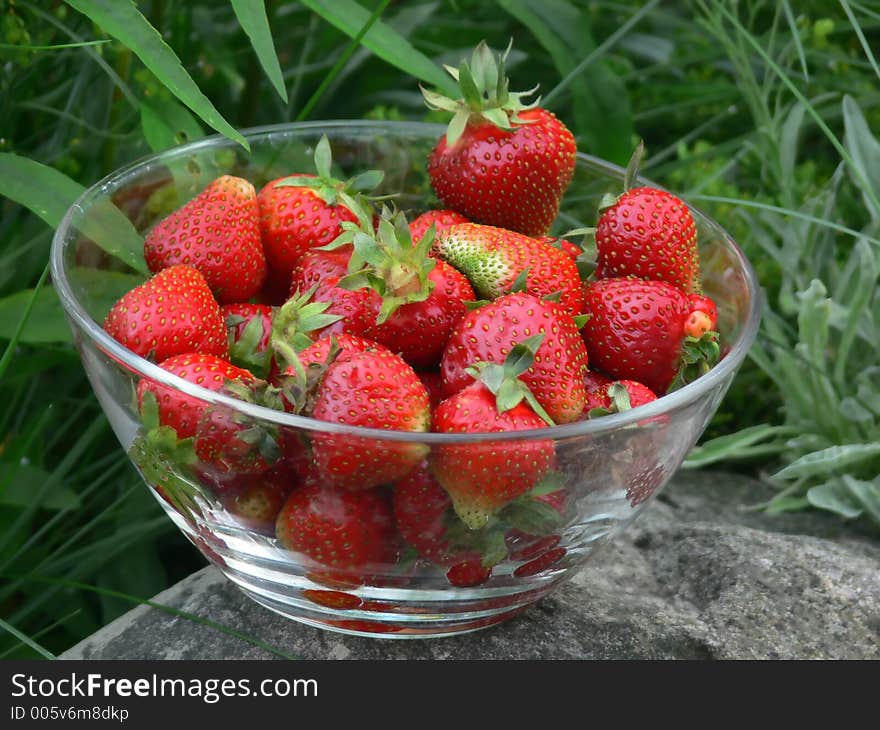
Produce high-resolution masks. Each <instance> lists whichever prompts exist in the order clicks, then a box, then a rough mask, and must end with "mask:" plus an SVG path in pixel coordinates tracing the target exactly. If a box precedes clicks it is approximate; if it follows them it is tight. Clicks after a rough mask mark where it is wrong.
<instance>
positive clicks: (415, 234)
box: [409, 210, 469, 244]
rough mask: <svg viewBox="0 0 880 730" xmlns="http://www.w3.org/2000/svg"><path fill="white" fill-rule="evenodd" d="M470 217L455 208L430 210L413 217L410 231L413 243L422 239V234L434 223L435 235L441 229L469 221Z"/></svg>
mask: <svg viewBox="0 0 880 730" xmlns="http://www.w3.org/2000/svg"><path fill="white" fill-rule="evenodd" d="M468 222H469V221H468V219H467V218H465V217H464V216H463V215H462V214H461V213H456V212H455V211H454V210H429V211H426V212H424V213H422V214H421V215H419V216H416V218H414V219H413V221H412V223H410V224H409V232H410V235H411V236H412V240H413V243H414V244H416V243H418V242H419V241H421V240H422V236H424V235H425V233H427V231H428V229H429V228H430V227H431V226H432V225H433V226H434V231H435V234H434V235H435V236H436V234H437V233H440V231H442V230H445V229H446V228H449V227H450V226H454V225H455V224H456V223H468Z"/></svg>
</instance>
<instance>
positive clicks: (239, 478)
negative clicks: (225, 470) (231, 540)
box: [219, 462, 297, 535]
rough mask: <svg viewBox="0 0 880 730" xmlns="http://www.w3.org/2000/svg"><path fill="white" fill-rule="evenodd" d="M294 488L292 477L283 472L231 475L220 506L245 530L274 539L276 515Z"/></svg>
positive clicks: (293, 478)
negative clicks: (231, 479)
mask: <svg viewBox="0 0 880 730" xmlns="http://www.w3.org/2000/svg"><path fill="white" fill-rule="evenodd" d="M279 463H280V464H281V462H279ZM296 484H297V481H296V476H295V475H293V474H292V473H291V472H290V471H289V470H288V469H286V468H277V467H276V468H273V469H272V470H271V471H268V472H266V473H264V474H259V475H251V474H235V475H234V479H233V481H232V483H227V484H225V485H224V489H223V490H222V491H221V493H220V495H219V497H220V502H221V504H222V505H223V507H224V509H225V510H226V511H227V512H229V513H230V514H231V515H232V516H233V517H234V518H235V519H236V521H238V522H240V523H241V524H242V525H244V526H245V527H247V528H248V529H250V530H255V531H257V532H260V533H262V534H267V535H274V534H275V520H276V519H277V517H278V513H279V512H280V511H281V508H282V507H283V506H284V503H285V501H286V500H287V497H288V495H289V494H290V492H291V490H292V489H293V488H294V487H295V485H296Z"/></svg>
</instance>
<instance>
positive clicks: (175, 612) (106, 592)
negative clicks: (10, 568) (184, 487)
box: [0, 574, 299, 660]
mask: <svg viewBox="0 0 880 730" xmlns="http://www.w3.org/2000/svg"><path fill="white" fill-rule="evenodd" d="M6 577H7V578H24V579H25V580H30V581H33V582H35V583H48V584H50V585H56V586H63V587H66V588H74V589H76V590H80V591H90V592H92V593H97V594H98V595H101V596H109V597H111V598H120V599H122V600H123V601H128V602H129V603H136V604H138V605H143V606H149V607H150V608H155V609H157V610H159V611H164V612H165V613H167V614H170V615H172V616H177V617H179V618H183V619H186V620H187V621H192V622H193V623H196V624H201V625H202V626H207V627H208V628H211V629H214V630H215V631H219V632H221V633H223V634H226V635H228V636H233V637H235V638H236V639H241V640H242V641H245V642H247V643H248V644H250V645H251V646H255V647H257V648H258V649H263V650H264V651H268V652H270V653H271V654H274V655H275V656H278V657H281V658H282V659H291V660H296V659H298V658H299V657H296V656H293V655H292V654H288V653H287V652H285V651H283V650H282V649H279V648H277V647H274V646H272V645H271V644H267V643H265V642H263V641H260V640H259V639H254V638H253V637H251V636H248V635H247V634H243V633H241V632H240V631H236V630H235V629H231V628H229V627H228V626H225V625H223V624H220V623H217V622H216V621H211V620H210V619H207V618H203V617H202V616H197V615H196V614H194V613H189V612H188V611H181V610H180V609H178V608H172V607H171V606H166V605H164V604H162V603H157V602H156V601H149V600H147V599H145V598H139V597H137V596H132V595H129V594H128V593H121V592H120V591H114V590H110V589H109V588H99V587H98V586H93V585H88V584H87V583H80V582H78V581H73V580H64V579H63V578H50V577H46V576H38V575H28V576H15V575H11V574H6ZM2 625H3V624H0V626H2ZM7 626H8V624H7ZM17 636H18V635H17ZM25 638H27V637H25ZM44 651H45V650H44ZM52 658H54V657H52Z"/></svg>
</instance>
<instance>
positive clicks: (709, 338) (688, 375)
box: [666, 331, 721, 393]
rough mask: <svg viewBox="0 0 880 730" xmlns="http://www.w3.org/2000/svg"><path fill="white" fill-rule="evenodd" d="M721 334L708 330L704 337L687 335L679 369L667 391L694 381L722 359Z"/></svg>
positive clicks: (683, 344) (669, 391)
mask: <svg viewBox="0 0 880 730" xmlns="http://www.w3.org/2000/svg"><path fill="white" fill-rule="evenodd" d="M719 339H720V335H719V333H718V332H714V331H713V332H707V333H706V334H704V335H703V336H702V337H685V339H684V342H683V343H682V346H681V355H680V357H679V363H680V366H679V370H678V373H677V374H676V376H675V379H674V380H673V381H672V384H671V385H670V386H669V389H668V390H667V391H666V392H667V393H671V392H672V391H674V390H678V389H679V388H681V387H683V386H685V385H687V384H688V383H692V382H693V381H695V380H696V379H697V378H699V377H701V376H703V375H705V374H706V373H708V372H709V371H710V370H711V369H712V368H713V367H715V365H717V364H718V361H719V360H720V359H721V346H720V344H719Z"/></svg>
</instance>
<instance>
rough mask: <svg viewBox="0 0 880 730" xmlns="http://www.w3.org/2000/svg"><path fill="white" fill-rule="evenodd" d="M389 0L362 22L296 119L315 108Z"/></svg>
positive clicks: (306, 116)
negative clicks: (362, 25) (362, 24)
mask: <svg viewBox="0 0 880 730" xmlns="http://www.w3.org/2000/svg"><path fill="white" fill-rule="evenodd" d="M390 2H391V0H382V2H380V3H379V5H377V6H376V9H375V10H374V11H373V14H372V15H371V16H370V17H369V18H368V19H367V22H366V23H364V27H363V28H361V29H360V30H359V31H358V34H357V35H356V36H355V37H354V38H352V40H351V43H349V44H348V48H346V49H345V51H344V52H343V53H342V55H341V56H339V58H338V59H337V60H336V63H334V64H333V68H331V69H330V71H329V72H328V73H327V75H326V76H325V77H324V78H323V80H322V81H321V84H320V86H318V88H317V89H315V93H314V94H312V96H311V97H310V98H309V100H308V101H307V102H306V103H305V105H304V106H303V108H302V109H301V110H300V112H299V114H297V115H296V121H298V122H301V121H303V120H304V119H308V116H309V114H311V113H312V109H314V108H315V105H316V104H317V103H318V101H319V100H320V99H321V97H322V96H323V95H324V92H325V91H327V89H328V87H329V86H330V84H332V83H333V80H334V79H335V78H336V77H337V76H338V75H339V72H340V71H342V69H343V68H345V64H346V63H348V59H349V58H351V56H352V54H353V53H354V52H355V51H356V50H357V47H358V46H359V45H360V43H361V41H362V40H363V38H364V36H365V35H366V34H367V33H368V32H369V30H370V28H372V27H373V25H374V24H375V23H376V22H377V21H378V20H379V18H380V16H381V15H382V13H383V12H385V8H387V7H388V4H389V3H390Z"/></svg>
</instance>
